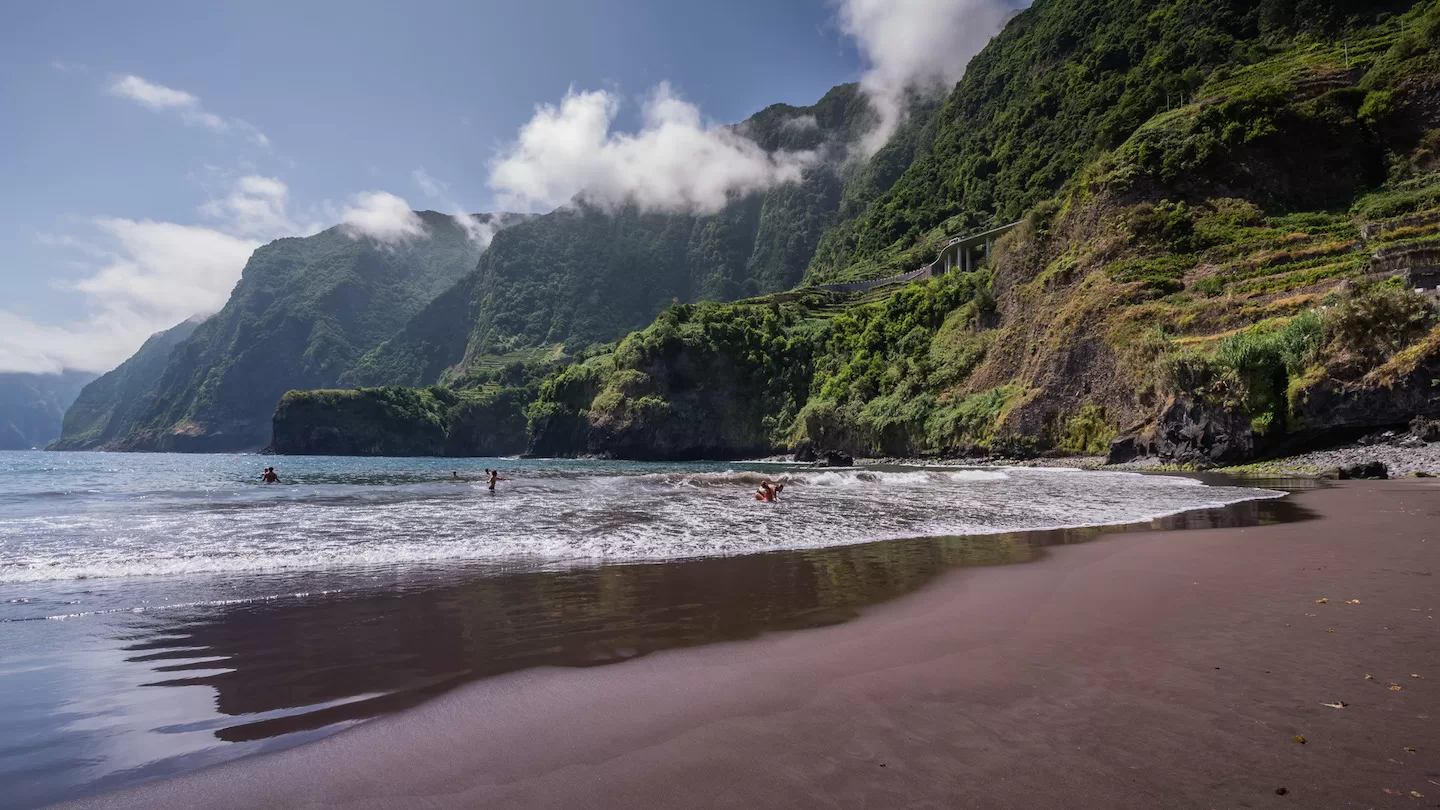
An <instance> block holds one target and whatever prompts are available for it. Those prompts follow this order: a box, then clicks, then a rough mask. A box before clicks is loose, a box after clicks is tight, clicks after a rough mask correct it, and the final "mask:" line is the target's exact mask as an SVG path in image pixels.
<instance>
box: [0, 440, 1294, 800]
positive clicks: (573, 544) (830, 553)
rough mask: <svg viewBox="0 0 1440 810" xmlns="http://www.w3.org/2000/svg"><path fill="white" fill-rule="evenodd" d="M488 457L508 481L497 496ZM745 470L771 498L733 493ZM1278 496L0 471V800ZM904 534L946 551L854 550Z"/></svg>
mask: <svg viewBox="0 0 1440 810" xmlns="http://www.w3.org/2000/svg"><path fill="white" fill-rule="evenodd" d="M270 464H275V465H276V466H277V468H278V471H279V474H280V476H281V481H282V483H281V484H279V485H268V486H267V485H263V484H261V483H260V482H259V481H258V478H257V476H258V474H259V472H260V471H261V469H263V468H264V467H265V466H268V465H270ZM487 467H498V468H499V469H501V470H502V472H503V474H504V475H506V476H507V477H508V478H510V479H511V480H508V481H504V482H501V484H500V487H499V490H498V491H497V492H496V493H494V494H492V493H490V492H488V491H486V489H485V486H484V483H483V480H482V478H483V469H484V468H487ZM457 474H458V478H457ZM767 477H770V478H777V479H779V480H784V481H786V482H788V486H787V488H786V489H785V492H784V495H783V498H782V501H781V502H780V503H779V504H773V505H772V504H760V503H757V502H755V501H754V500H753V498H752V495H751V493H752V492H753V491H754V489H755V487H756V486H757V485H758V483H759V482H760V481H761V480H763V479H764V478H767ZM1278 494H1279V493H1275V492H1271V491H1267V490H1260V489H1250V488H1241V487H1226V486H1207V485H1205V484H1202V483H1200V482H1199V481H1196V480H1193V479H1189V478H1180V477H1168V476H1153V475H1137V474H1131V473H1118V472H1076V471H1068V470H1048V469H1028V468H1006V469H993V468H991V469H962V468H938V467H936V468H925V469H920V468H898V467H892V468H878V469H854V470H821V469H809V468H803V467H797V466H794V465H788V464H767V463H761V462H755V463H709V462H707V463H690V464H643V463H634V462H608V461H562V460H543V459H542V460H523V461H522V460H511V459H464V460H455V459H394V458H330V457H283V458H279V457H271V458H265V457H257V456H230V455H118V454H97V453H72V454H45V453H0V649H4V650H5V651H6V653H5V655H4V656H3V659H0V695H3V696H4V697H0V711H3V712H4V713H5V715H6V716H7V717H9V718H10V727H11V728H12V729H13V730H14V731H15V733H14V734H12V735H10V736H9V737H8V738H7V740H5V741H4V742H3V743H0V782H3V783H5V784H6V785H7V786H8V785H15V786H18V789H17V790H15V791H13V792H9V793H8V794H7V795H6V796H4V797H0V806H6V807H24V806H33V805H37V804H40V803H43V802H48V801H53V800H56V799H60V798H64V797H67V796H75V795H84V794H88V793H91V792H94V791H96V790H100V789H104V788H108V787H114V786H117V785H121V784H127V783H131V782H135V781H139V780H144V779H149V778H153V777H157V776H162V775H168V774H175V773H181V772H185V771H189V770H193V769H194V768H197V767H201V766H203V765H206V764H210V763H213V762H217V761H222V760H226V759H231V758H234V757H236V756H241V755H244V754H249V753H254V752H257V751H262V750H269V749H273V748H277V747H286V746H290V745H294V744H297V743H299V742H304V741H306V740H309V739H314V738H316V737H319V736H323V735H326V734H329V733H333V732H334V731H337V730H339V729H342V728H344V727H346V726H348V725H350V724H352V723H354V722H358V721H360V720H363V719H365V718H367V717H372V716H375V715H377V714H380V713H383V712H386V711H392V710H394V709H396V708H402V707H404V706H408V705H413V704H414V703H416V702H418V701H419V700H422V699H424V698H425V697H428V696H431V695H433V694H436V693H438V692H440V691H444V690H445V689H447V688H450V686H453V685H454V684H456V683H459V682H463V681H466V680H472V679H474V678H476V677H485V676H489V675H494V674H499V673H503V672H507V671H513V670H515V669H519V668H523V667H527V666H537V665H546V664H552V665H553V664H568V665H586V664H594V663H606V662H610V661H615V660H623V659H625V658H627V657H632V656H634V655H638V654H644V653H645V652H648V651H651V650H654V649H661V648H664V647H667V646H679V645H686V644H694V643H702V642H705V641H711V640H717V639H722V638H738V637H745V636H747V635H753V634H754V633H757V632H762V631H764V630H767V629H777V628H785V627H795V626H805V625H808V624H813V623H817V622H818V623H825V622H829V621H836V620H841V619H843V618H845V617H846V616H848V615H850V613H852V612H853V610H854V609H856V608H858V607H861V606H863V605H865V604H869V603H872V602H874V601H878V600H879V599H883V598H887V597H889V596H893V595H895V594H897V593H900V592H903V591H904V590H906V589H909V588H912V587H914V586H915V585H918V584H919V583H920V582H923V581H924V580H925V579H926V578H928V577H929V576H931V575H932V574H933V573H934V572H935V571H937V570H938V569H939V568H941V567H944V566H947V565H955V564H981V563H995V562H1011V561H1022V560H1024V559H1028V558H1029V557H1030V556H1031V555H1032V554H1033V553H1034V552H1033V550H1032V541H1028V540H1023V539H1022V540H1017V537H1022V536H1021V535H1016V534H1014V533H1016V532H1024V531H1027V530H1042V529H1058V528H1063V527H1084V526H1097V525H1102V524H1120V523H1136V522H1143V521H1151V520H1154V519H1157V518H1161V517H1163V516H1167V515H1176V514H1179V513H1182V512H1187V511H1190V510H1203V509H1214V508H1217V507H1223V506H1226V505H1230V504H1236V503H1240V502H1244V501H1254V500H1259V499H1267V498H1270V497H1273V496H1275V495H1278ZM904 538H944V539H940V540H922V541H915V540H911V541H905V542H876V541H899V540H902V539H904ZM1067 542H1068V541H1067ZM657 563H664V564H663V565H658V564H657ZM157 687H173V688H157Z"/></svg>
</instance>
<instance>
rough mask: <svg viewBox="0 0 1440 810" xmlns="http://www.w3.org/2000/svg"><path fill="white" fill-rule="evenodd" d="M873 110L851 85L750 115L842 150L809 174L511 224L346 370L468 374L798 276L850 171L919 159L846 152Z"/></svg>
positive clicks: (759, 127)
mask: <svg viewBox="0 0 1440 810" xmlns="http://www.w3.org/2000/svg"><path fill="white" fill-rule="evenodd" d="M871 119H872V115H871V113H870V110H869V107H868V104H867V103H866V102H865V100H864V99H863V97H862V96H861V95H860V94H859V91H858V88H857V87H856V86H855V85H848V84H847V85H841V86H839V87H836V88H835V89H833V90H831V91H830V92H829V93H828V94H826V96H825V97H824V98H823V99H821V100H820V101H819V102H818V103H817V104H815V105H814V106H812V107H790V106H787V105H775V106H772V107H768V108H766V109H764V110H762V111H760V112H759V113H757V114H756V115H754V116H752V117H751V118H750V119H748V120H747V121H745V122H744V123H742V124H739V125H738V127H737V128H738V129H739V130H740V131H742V132H744V133H745V134H746V135H747V136H749V137H751V138H752V139H754V140H755V141H756V142H757V143H758V144H759V145H760V146H761V147H762V148H765V149H767V150H776V149H787V150H817V151H818V152H820V153H821V154H822V155H826V156H828V157H830V158H831V160H828V161H824V162H822V164H821V165H818V166H816V167H814V168H812V169H810V170H808V171H806V172H805V174H804V176H803V179H802V180H801V181H800V182H798V183H794V184H789V185H783V186H780V187H777V188H774V189H772V190H770V191H768V192H766V193H764V194H755V195H750V196H746V197H741V198H737V199H736V200H734V201H733V202H732V203H731V204H730V205H728V206H726V207H725V208H724V209H722V210H721V211H719V212H717V213H714V214H707V215H694V214H685V213H656V212H646V211H641V210H639V209H637V208H635V207H633V206H632V207H624V208H620V209H619V210H614V209H612V208H610V207H605V206H599V205H593V204H590V203H587V202H585V201H584V200H583V199H582V200H579V201H577V202H576V203H575V204H574V205H572V206H569V207H567V208H564V209H561V210H559V211H555V212H553V213H550V214H547V215H545V216H543V217H539V218H537V219H535V220H533V221H531V222H527V223H525V224H522V225H519V226H516V227H514V228H511V229H509V230H507V231H505V232H502V233H501V234H499V235H497V237H496V238H495V241H494V243H493V244H492V245H491V247H490V249H489V250H488V251H486V253H485V255H484V256H483V257H482V258H481V260H480V263H479V266H478V267H477V268H476V269H475V271H474V272H473V273H471V274H470V275H469V276H467V277H466V278H465V279H463V280H462V281H461V282H460V283H459V284H458V285H456V287H455V288H454V289H452V290H450V291H448V292H446V293H444V294H443V295H442V296H440V297H439V298H438V299H436V300H435V301H434V302H432V303H431V304H430V306H428V307H426V308H425V309H424V310H423V311H421V312H420V313H419V314H417V315H416V316H415V317H414V318H412V319H411V320H410V322H409V323H408V324H406V326H405V327H404V328H403V329H402V330H401V331H400V332H399V333H398V334H397V335H395V336H394V337H393V338H391V339H390V340H389V341H387V342H386V343H385V344H384V345H382V346H380V347H379V348H378V349H376V350H375V351H373V352H371V353H370V354H369V355H368V356H366V357H365V358H364V359H363V360H362V361H361V362H360V363H359V364H358V365H357V366H356V368H355V370H354V371H353V372H352V373H351V374H349V375H347V377H346V378H345V382H347V383H361V384H367V383H371V384H373V383H377V382H406V383H408V384H412V385H416V384H424V383H426V382H432V381H435V380H442V379H443V380H445V381H448V382H460V381H461V380H463V378H464V377H465V376H467V375H468V373H469V369H470V367H471V366H472V365H474V364H476V363H483V362H487V361H488V359H489V358H492V357H494V356H497V355H507V354H511V353H514V352H517V351H525V350H532V349H535V348H537V347H545V348H548V347H552V346H556V345H559V346H562V347H563V350H564V351H565V352H567V353H574V352H576V351H578V350H580V349H582V348H585V347H587V346H590V345H593V344H600V343H606V342H610V341H614V340H617V339H619V338H621V337H623V336H624V335H625V334H627V333H629V332H631V331H633V330H636V329H639V328H641V327H643V326H644V325H645V324H647V323H649V322H650V321H651V320H652V319H654V318H655V317H656V315H657V314H659V313H660V312H661V311H663V310H664V309H665V308H666V307H669V306H670V305H671V304H673V303H676V302H697V301H730V300H735V299H741V298H748V297H753V296H756V295H760V294H763V293H774V292H779V291H781V290H786V289H789V288H791V287H793V286H795V285H796V284H797V283H798V282H800V280H801V278H802V276H803V274H804V271H805V268H806V266H807V265H808V264H809V262H810V260H811V257H812V255H813V254H814V251H815V246H816V244H817V242H818V241H819V239H820V235H821V233H822V232H823V231H824V229H825V228H827V227H829V226H830V225H832V224H834V222H835V221H836V220H837V217H838V213H837V212H838V211H839V210H840V209H841V206H842V198H844V197H845V194H846V190H847V180H849V179H851V178H853V179H854V182H853V183H852V184H851V185H854V186H856V187H857V188H859V187H861V186H864V187H874V186H879V185H884V184H885V183H887V182H893V179H894V177H895V176H898V171H897V169H898V168H903V165H908V157H906V155H905V154H904V150H900V151H901V153H902V154H900V155H898V156H895V155H893V154H892V153H887V154H891V155H892V157H891V160H892V162H894V163H895V164H896V166H895V167H892V169H890V170H889V171H888V172H882V171H879V170H878V169H875V170H865V171H862V170H857V169H855V168H854V167H853V166H850V165H849V164H847V163H846V162H845V160H844V158H845V155H846V154H847V152H846V149H847V145H848V144H850V143H852V142H853V141H854V140H855V139H856V138H858V136H859V134H860V133H861V132H863V131H864V129H865V127H867V126H868V125H869V123H870V121H871ZM811 120H814V122H815V125H814V126H810V125H809V121H811ZM797 121H801V122H805V125H803V126H797V125H795V123H794V122H797ZM892 152H893V150H892ZM902 164H903V165H902ZM855 193H860V192H858V191H857V192H855ZM407 370H408V373H407Z"/></svg>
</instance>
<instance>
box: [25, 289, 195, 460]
mask: <svg viewBox="0 0 1440 810" xmlns="http://www.w3.org/2000/svg"><path fill="white" fill-rule="evenodd" d="M199 325H200V320H199V319H198V318H196V319H192V320H188V321H185V322H184V323H181V324H178V325H176V326H173V327H171V328H169V329H167V330H165V331H164V332H160V333H158V334H155V335H151V336H150V339H149V340H147V341H145V343H144V345H142V346H141V347H140V350H139V351H137V352H135V354H133V355H131V357H130V359H128V360H126V361H125V362H124V363H121V364H120V366H119V367H118V368H115V369H113V370H112V371H109V372H107V373H105V374H103V375H101V376H100V377H99V378H98V379H96V380H94V381H93V382H91V383H89V384H88V385H86V386H85V387H84V388H83V389H82V390H81V391H80V395H79V396H78V397H76V399H75V401H74V403H73V404H71V405H70V406H69V408H67V409H66V410H65V420H64V423H63V425H62V430H61V434H60V438H59V439H57V440H56V441H55V442H54V443H53V444H52V445H51V447H50V449H52V450H89V449H92V448H95V447H100V446H102V445H104V444H105V443H106V442H109V441H112V440H114V439H116V438H119V437H121V436H124V435H125V434H127V433H129V432H130V430H131V429H132V428H133V427H134V426H135V422H136V420H138V419H139V418H140V416H141V414H143V413H144V412H145V410H146V409H147V408H149V407H150V404H151V400H152V399H153V398H154V395H155V394H154V392H155V386H156V384H157V383H159V381H160V375H162V374H164V373H165V364H166V363H167V362H168V361H169V359H170V351H171V350H172V349H174V348H175V346H177V345H178V344H179V343H180V342H182V341H184V340H185V339H186V338H188V337H190V335H191V333H193V332H194V331H195V328H196V327H197V326H199Z"/></svg>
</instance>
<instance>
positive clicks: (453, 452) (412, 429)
mask: <svg viewBox="0 0 1440 810" xmlns="http://www.w3.org/2000/svg"><path fill="white" fill-rule="evenodd" d="M533 396H534V392H533V391H531V390H526V389H523V388H504V387H498V386H491V387H483V388H477V389H471V390H466V391H453V390H451V389H448V388H443V387H441V386H430V387H429V388H402V387H399V386H387V387H384V388H359V389H344V390H315V391H291V392H289V393H287V394H285V396H284V397H282V398H281V399H280V404H279V406H278V407H277V408H276V410H275V417H274V441H273V444H272V447H273V449H274V450H275V451H276V452H279V453H286V454H311V455H347V456H352V455H358V456H499V455H509V454H513V453H518V452H520V451H521V450H524V449H525V442H526V432H525V429H526V423H525V416H524V407H525V404H526V403H527V402H529V400H530V399H531V398H532V397H533Z"/></svg>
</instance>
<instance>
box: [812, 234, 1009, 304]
mask: <svg viewBox="0 0 1440 810" xmlns="http://www.w3.org/2000/svg"><path fill="white" fill-rule="evenodd" d="M1019 224H1020V223H1019V222H1012V223H1010V224H1009V225H1001V226H1000V227H998V228H991V229H990V230H988V231H983V232H981V233H973V234H970V235H968V236H957V237H955V238H954V239H951V240H950V241H949V242H946V243H945V247H944V248H943V249H941V251H940V255H939V256H937V257H936V258H935V261H933V262H931V263H930V264H927V265H925V266H924V267H921V268H920V269H918V270H911V271H910V272H908V273H901V274H900V275H898V276H889V277H887V278H877V279H874V280H872V281H849V282H844V283H840V284H817V285H815V289H817V290H825V291H827V292H840V293H854V292H865V291H866V290H873V289H875V288H876V287H884V286H885V285H887V284H906V283H909V282H911V281H918V280H920V279H923V278H934V277H936V276H943V275H945V274H946V273H949V272H950V271H951V270H955V269H959V270H960V272H962V273H971V272H974V271H975V268H976V267H977V266H978V265H979V263H980V259H981V258H982V256H983V257H984V258H989V257H990V251H991V250H992V249H994V247H995V240H996V239H999V238H1000V237H1001V236H1004V235H1005V234H1006V233H1008V232H1009V231H1010V230H1012V229H1013V228H1014V227H1015V226H1016V225H1019Z"/></svg>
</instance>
